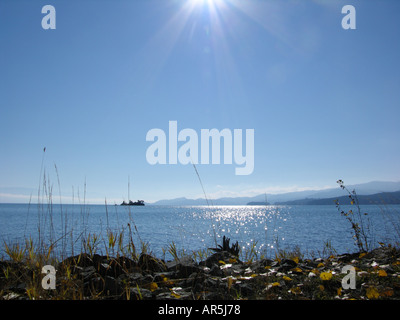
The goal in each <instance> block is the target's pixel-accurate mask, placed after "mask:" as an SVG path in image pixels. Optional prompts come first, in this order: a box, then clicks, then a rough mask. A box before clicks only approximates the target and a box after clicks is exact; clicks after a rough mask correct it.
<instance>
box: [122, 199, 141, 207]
mask: <svg viewBox="0 0 400 320" xmlns="http://www.w3.org/2000/svg"><path fill="white" fill-rule="evenodd" d="M121 206H144V200H138V201H135V202H133V201H132V200H129V202H128V203H126V202H125V201H123V202H122V203H121Z"/></svg>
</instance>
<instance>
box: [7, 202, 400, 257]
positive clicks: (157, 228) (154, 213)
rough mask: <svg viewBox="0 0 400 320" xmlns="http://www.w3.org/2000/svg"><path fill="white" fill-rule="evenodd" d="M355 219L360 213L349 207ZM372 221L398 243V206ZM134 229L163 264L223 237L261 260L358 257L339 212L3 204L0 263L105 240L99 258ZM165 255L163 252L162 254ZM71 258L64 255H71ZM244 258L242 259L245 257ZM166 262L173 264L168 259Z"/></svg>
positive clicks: (376, 233) (381, 235) (383, 209)
mask: <svg viewBox="0 0 400 320" xmlns="http://www.w3.org/2000/svg"><path fill="white" fill-rule="evenodd" d="M343 209H345V210H350V209H353V211H355V207H354V206H352V207H350V206H343ZM361 210H362V213H364V212H366V213H368V215H365V216H364V215H363V219H364V221H365V222H367V219H369V222H370V223H369V224H370V227H371V229H370V232H369V235H370V236H371V239H372V241H373V243H374V245H375V246H378V241H380V242H384V243H392V244H394V243H395V242H396V241H399V238H400V235H399V229H400V205H386V206H375V205H368V206H362V207H361ZM128 225H129V226H130V227H131V230H132V239H133V241H134V243H135V245H136V247H137V248H140V247H141V245H140V244H141V243H147V244H148V250H149V251H151V252H152V253H153V254H155V255H156V256H158V257H161V258H165V256H164V252H165V250H167V251H168V247H169V246H170V244H171V243H172V242H174V243H175V245H176V247H177V249H178V250H187V251H188V252H192V251H197V250H201V249H207V248H209V247H215V246H216V241H217V243H218V244H220V243H221V239H222V236H223V235H226V236H227V237H229V238H231V241H234V242H235V241H238V242H239V244H240V246H241V247H242V248H243V249H246V248H249V247H250V246H251V245H252V244H254V243H255V244H256V248H257V250H258V252H260V253H263V254H264V255H267V256H269V255H271V256H273V255H274V254H275V252H276V250H277V249H293V248H295V247H298V248H299V249H300V250H301V251H302V252H305V253H312V252H314V253H320V252H322V250H323V249H324V246H325V244H326V243H327V242H329V243H330V245H331V247H332V248H334V249H335V250H336V251H337V252H338V253H343V252H352V251H353V252H354V251H356V250H357V246H356V245H355V242H354V240H353V238H352V235H353V233H352V229H351V225H350V223H349V222H348V221H347V220H346V219H345V218H344V217H343V216H341V215H340V213H339V212H338V210H337V208H336V207H335V206H334V205H332V206H327V205H321V206H308V205H306V206H211V207H208V206H151V205H147V206H144V207H121V206H114V205H108V206H106V205H62V206H61V205H51V206H50V205H47V204H44V205H41V206H38V205H37V204H30V205H27V204H0V252H1V253H0V256H4V255H5V253H4V243H5V242H6V243H8V244H12V243H17V242H19V243H22V244H24V243H25V239H28V238H31V239H32V240H33V241H39V240H43V241H45V242H46V241H47V243H48V242H54V241H56V245H57V247H58V248H59V250H60V251H61V250H63V252H64V253H68V254H72V253H75V254H76V253H78V252H81V251H82V239H85V238H86V239H87V237H88V236H89V235H93V234H96V235H98V236H99V241H98V252H99V253H103V254H104V253H105V248H106V247H107V246H108V239H107V232H109V231H112V232H115V233H118V232H121V231H124V234H125V237H124V239H123V244H124V245H126V244H127V243H128V240H129V232H128V230H129V229H128ZM163 249H164V251H163ZM65 251H66V252H65ZM243 252H244V251H243ZM167 258H168V257H167Z"/></svg>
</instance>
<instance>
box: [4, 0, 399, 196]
mask: <svg viewBox="0 0 400 320" xmlns="http://www.w3.org/2000/svg"><path fill="white" fill-rule="evenodd" d="M46 4H51V5H53V6H54V7H55V9H56V29H55V30H44V29H42V27H41V21H42V18H43V17H44V16H45V14H42V13H41V9H42V7H43V6H44V5H46ZM346 4H352V5H354V6H355V8H356V10H357V11H356V18H357V20H356V23H357V24H356V27H357V29H356V30H344V29H343V28H342V26H341V20H342V17H344V15H343V14H342V13H341V9H342V7H343V6H344V5H346ZM399 17H400V1H397V0H384V1H378V0H376V1H372V0H363V1H360V0H358V1H353V0H349V1H340V0H337V1H333V0H331V1H329V0H314V1H285V0H282V1H275V0H273V1H272V0H271V1H268V0H265V1H263V0H135V1H86V0H85V1H67V0H48V1H36V0H29V1H22V0H17V1H11V0H2V1H1V2H0V150H1V154H0V202H20V201H27V199H29V195H30V194H32V202H35V200H36V198H37V188H38V185H39V184H40V181H41V178H40V172H41V163H42V159H43V167H44V169H45V170H46V175H47V177H48V178H49V180H50V184H52V185H53V193H54V197H55V199H58V195H59V188H58V181H57V180H58V178H57V174H56V171H55V168H54V165H56V166H57V169H58V175H59V181H60V186H61V193H62V196H63V201H64V202H68V198H70V197H71V196H72V195H74V196H75V201H76V199H77V196H78V195H77V193H78V190H79V192H80V196H81V198H82V197H83V190H84V183H85V181H86V198H87V199H88V201H89V202H100V203H102V202H104V199H105V198H107V201H109V202H110V203H113V202H114V201H116V202H120V201H122V200H123V199H124V200H127V197H128V194H127V184H128V177H129V178H130V195H131V198H132V199H133V200H135V199H144V200H146V201H155V200H159V199H165V198H175V197H188V198H197V197H200V196H202V189H201V186H200V183H199V181H198V178H197V176H196V174H195V171H194V168H193V167H192V166H191V165H181V164H177V165H168V164H167V165H150V164H149V163H147V161H146V150H147V148H148V147H149V146H150V145H151V142H148V141H146V134H147V132H148V131H149V130H151V129H153V128H161V129H163V130H165V131H166V133H167V132H168V122H169V121H170V120H176V121H177V122H178V130H181V129H183V128H192V129H194V130H196V131H197V132H198V133H200V130H201V129H212V128H217V129H219V130H222V129H224V128H228V129H231V130H233V129H243V130H245V129H254V131H255V147H254V162H255V166H254V172H253V173H252V174H251V175H246V176H237V175H235V167H236V166H235V164H232V165H228V164H220V165H205V164H203V165H202V164H199V165H198V166H197V169H198V171H199V174H200V176H201V179H202V182H203V184H204V188H205V190H206V192H207V193H208V196H209V197H219V196H239V195H246V196H247V195H257V194H260V193H264V192H271V193H275V192H283V191H294V190H302V189H305V188H324V187H326V186H335V185H336V184H335V182H336V180H337V179H343V180H344V181H345V182H346V183H348V184H355V183H362V182H368V181H372V180H386V181H398V180H400V161H399V159H400V125H399V120H400V62H399V58H400V42H399V39H400V19H399ZM44 147H46V152H45V154H43V148H44ZM35 197H36V198H35Z"/></svg>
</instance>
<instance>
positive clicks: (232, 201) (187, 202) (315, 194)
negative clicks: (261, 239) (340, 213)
mask: <svg viewBox="0 0 400 320" xmlns="http://www.w3.org/2000/svg"><path fill="white" fill-rule="evenodd" d="M345 182H346V181H345ZM346 187H347V188H348V189H349V190H353V189H355V190H356V192H357V195H359V196H360V195H375V194H378V193H385V192H395V191H398V190H400V182H390V181H389V182H387V181H372V182H368V183H361V184H355V185H346ZM342 196H344V197H346V192H345V191H344V190H342V189H341V188H340V187H339V186H337V187H336V188H329V189H324V190H306V191H298V192H288V193H281V194H267V199H268V202H269V203H270V204H278V203H283V202H288V201H296V200H302V201H303V200H307V199H308V200H317V199H325V200H326V199H329V198H335V199H337V198H338V197H342ZM328 201H329V200H328ZM208 203H209V205H247V204H248V203H256V204H254V205H265V194H259V195H257V196H254V197H236V198H229V197H225V198H218V199H208ZM152 204H153V205H174V206H193V205H207V201H206V200H205V199H204V198H199V199H187V198H176V199H167V200H159V201H157V202H154V203H152Z"/></svg>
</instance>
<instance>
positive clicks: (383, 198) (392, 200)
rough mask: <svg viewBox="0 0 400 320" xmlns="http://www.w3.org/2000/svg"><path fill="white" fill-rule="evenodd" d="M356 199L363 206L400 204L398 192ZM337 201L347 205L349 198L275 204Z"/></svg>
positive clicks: (304, 200)
mask: <svg viewBox="0 0 400 320" xmlns="http://www.w3.org/2000/svg"><path fill="white" fill-rule="evenodd" d="M357 199H358V202H359V204H360V205H365V204H400V191H395V192H381V193H376V194H370V195H358V194H357ZM336 200H338V201H339V203H340V204H341V205H349V204H350V201H351V199H350V197H349V196H341V197H333V198H325V199H311V198H306V199H300V200H293V201H285V202H279V203H276V204H280V205H334V204H335V201H336Z"/></svg>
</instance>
